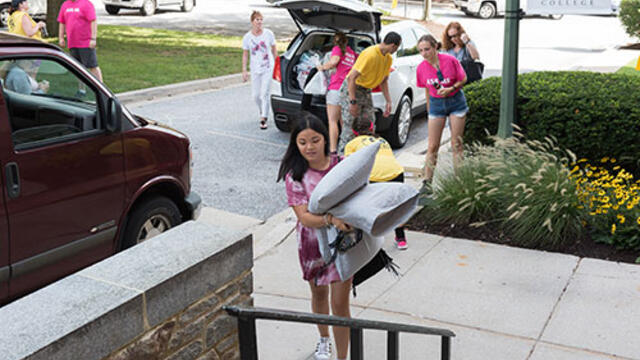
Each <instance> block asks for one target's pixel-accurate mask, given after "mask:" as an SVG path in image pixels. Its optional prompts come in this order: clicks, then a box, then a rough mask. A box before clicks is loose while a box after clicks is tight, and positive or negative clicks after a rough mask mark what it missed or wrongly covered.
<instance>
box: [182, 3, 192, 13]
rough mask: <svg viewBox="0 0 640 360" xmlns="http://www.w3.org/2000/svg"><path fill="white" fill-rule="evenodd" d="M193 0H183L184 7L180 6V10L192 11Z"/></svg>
mask: <svg viewBox="0 0 640 360" xmlns="http://www.w3.org/2000/svg"><path fill="white" fill-rule="evenodd" d="M193 1H194V0H183V1H182V7H180V10H181V11H182V12H190V11H191V10H193Z"/></svg>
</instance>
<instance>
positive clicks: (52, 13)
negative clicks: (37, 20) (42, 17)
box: [47, 0, 64, 37]
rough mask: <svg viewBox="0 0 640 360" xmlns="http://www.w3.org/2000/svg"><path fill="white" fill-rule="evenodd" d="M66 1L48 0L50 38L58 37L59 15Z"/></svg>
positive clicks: (48, 30)
mask: <svg viewBox="0 0 640 360" xmlns="http://www.w3.org/2000/svg"><path fill="white" fill-rule="evenodd" d="M63 2H64V0H47V32H48V33H49V37H57V36H58V28H59V24H58V13H59V12H60V7H61V6H62V3H63Z"/></svg>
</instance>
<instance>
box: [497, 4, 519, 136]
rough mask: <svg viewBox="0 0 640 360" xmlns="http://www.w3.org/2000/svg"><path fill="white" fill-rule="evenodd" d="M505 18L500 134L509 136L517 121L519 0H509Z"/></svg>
mask: <svg viewBox="0 0 640 360" xmlns="http://www.w3.org/2000/svg"><path fill="white" fill-rule="evenodd" d="M504 18H505V19H504V50H503V55H502V89H501V90H502V91H501V97H500V123H499V124H498V136H500V137H501V138H508V137H510V136H511V134H512V133H513V126H512V125H513V123H514V122H515V121H516V99H517V96H518V31H519V22H520V2H519V0H507V3H506V9H505V15H504Z"/></svg>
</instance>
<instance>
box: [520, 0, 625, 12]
mask: <svg viewBox="0 0 640 360" xmlns="http://www.w3.org/2000/svg"><path fill="white" fill-rule="evenodd" d="M525 11H526V13H528V14H566V15H569V14H575V15H580V14H604V15H606V14H611V13H612V5H611V0H528V1H527V6H526V10H525Z"/></svg>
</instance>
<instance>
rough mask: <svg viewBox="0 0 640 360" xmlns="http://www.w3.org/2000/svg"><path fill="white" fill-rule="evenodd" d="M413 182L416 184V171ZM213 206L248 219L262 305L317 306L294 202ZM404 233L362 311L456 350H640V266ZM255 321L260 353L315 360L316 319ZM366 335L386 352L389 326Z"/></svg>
mask: <svg viewBox="0 0 640 360" xmlns="http://www.w3.org/2000/svg"><path fill="white" fill-rule="evenodd" d="M407 150H408V151H405V152H404V153H403V157H402V159H403V163H404V164H405V165H406V166H407V167H409V166H416V165H415V164H419V161H421V160H422V159H423V156H424V155H423V154H421V152H422V150H423V149H421V148H420V147H417V146H416V147H414V148H413V149H407ZM439 159H440V162H439V164H438V168H437V169H436V174H438V173H443V172H444V171H447V169H448V168H450V167H451V162H450V159H451V152H450V150H449V147H448V146H447V144H446V143H445V145H444V146H443V147H442V148H441V151H440V154H439ZM412 161H413V163H411V162H412ZM436 180H437V178H436ZM409 183H410V184H413V185H414V186H418V184H419V182H418V179H415V178H414V179H411V178H410V182H409ZM208 211H213V210H208ZM209 215H213V216H210V217H208V216H207V212H206V211H205V214H204V215H203V218H202V219H201V220H200V221H216V220H215V219H220V218H224V222H225V224H226V225H227V226H234V225H233V224H234V223H235V224H236V225H235V226H236V227H245V228H246V227H247V225H246V224H250V225H249V226H250V229H251V230H252V231H253V233H254V242H255V244H254V250H255V253H254V258H255V266H254V298H255V306H260V307H269V308H276V309H286V310H294V311H305V312H308V311H310V308H311V305H310V292H309V289H308V285H307V284H306V283H305V282H304V281H303V280H302V276H301V271H300V266H299V263H298V255H297V244H296V234H295V231H294V227H295V215H294V214H293V212H292V211H291V210H289V209H288V210H285V211H283V212H282V213H280V214H278V215H276V216H274V217H272V218H271V219H269V220H268V221H267V222H266V223H264V224H261V223H259V222H256V221H253V222H251V221H248V219H246V218H234V216H233V215H232V214H225V216H224V217H221V216H220V214H217V213H216V214H212V213H210V214H209ZM234 219H236V220H237V221H234ZM407 236H408V242H409V249H408V250H406V251H399V250H397V249H395V247H394V246H393V238H392V236H391V235H389V237H388V238H387V241H386V244H385V249H386V250H387V251H388V253H389V255H390V256H391V257H393V258H394V261H396V262H397V263H398V264H399V265H400V273H401V274H400V277H398V278H395V277H393V276H392V275H391V274H389V273H387V272H381V273H380V274H378V275H376V276H375V277H374V278H372V279H370V280H369V281H368V282H366V283H364V284H362V285H361V286H359V287H358V295H357V297H355V298H352V304H353V306H352V315H353V316H354V317H358V318H363V319H373V320H384V321H391V322H400V323H406V324H416V325H425V326H432V327H440V328H446V329H450V330H452V331H454V332H455V333H456V337H455V338H454V340H453V342H452V358H453V359H464V360H468V359H480V360H485V359H492V360H499V359H504V360H516V359H522V360H525V359H531V360H548V359H554V360H556V359H562V360H583V359H588V360H596V359H640V342H638V341H636V340H637V334H640V266H638V265H632V264H620V263H615V262H609V261H602V260H595V259H584V258H578V257H576V256H571V255H564V254H558V253H548V252H543V251H535V250H527V249H520V248H513V247H508V246H501V245H495V244H490V243H483V242H479V241H471V240H464V239H454V238H447V237H441V236H436V235H430V234H425V233H419V232H408V233H407ZM257 329H258V343H259V352H260V358H261V359H265V360H270V359H312V352H313V349H314V347H315V342H316V341H317V336H318V335H317V330H316V328H315V327H314V326H311V325H306V324H294V323H282V322H273V321H259V322H258V326H257ZM364 344H365V346H364V347H365V357H364V358H365V359H367V360H369V359H385V358H386V357H385V356H386V355H385V354H386V345H385V344H386V334H385V333H384V332H379V331H365V336H364ZM439 349H440V344H439V338H437V337H428V336H419V335H410V334H404V335H401V336H400V358H401V359H439V358H440V357H439V356H440V353H439V351H440V350H439ZM334 351H335V350H334Z"/></svg>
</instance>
